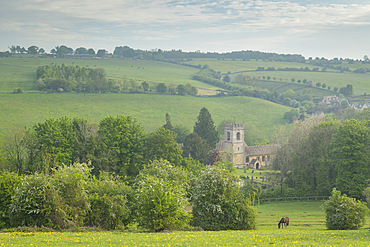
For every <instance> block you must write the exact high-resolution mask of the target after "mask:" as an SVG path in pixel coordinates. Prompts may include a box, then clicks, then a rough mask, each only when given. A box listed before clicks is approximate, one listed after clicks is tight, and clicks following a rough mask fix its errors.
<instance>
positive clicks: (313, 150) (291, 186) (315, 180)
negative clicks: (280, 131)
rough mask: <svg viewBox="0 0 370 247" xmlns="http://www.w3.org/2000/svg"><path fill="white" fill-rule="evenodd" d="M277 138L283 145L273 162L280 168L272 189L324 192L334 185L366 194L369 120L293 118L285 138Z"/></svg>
mask: <svg viewBox="0 0 370 247" xmlns="http://www.w3.org/2000/svg"><path fill="white" fill-rule="evenodd" d="M367 112H368V111H367ZM367 112H364V113H361V114H360V115H363V116H365V115H368V113H367ZM360 115H359V119H362V117H360ZM279 138H281V139H282V140H280V143H283V145H282V147H281V149H280V150H279V151H278V152H277V155H276V158H275V160H274V162H273V164H274V169H276V170H279V171H280V173H278V180H277V181H278V182H279V185H280V188H279V189H278V190H275V192H277V193H279V194H280V195H284V196H298V195H299V196H302V195H304V196H324V195H329V194H330V192H331V191H332V189H333V188H337V189H338V190H340V191H342V192H343V193H345V194H347V195H348V196H351V197H355V198H358V199H363V200H365V199H366V198H367V197H368V196H366V193H365V191H366V190H367V188H368V187H369V185H370V167H369V163H370V153H369V149H370V121H369V120H358V119H351V120H345V121H343V122H340V121H338V120H335V119H333V118H330V117H318V116H314V117H311V118H309V119H306V120H305V121H297V122H295V123H294V125H293V129H292V131H291V133H290V136H289V138H288V139H287V140H284V138H282V137H279ZM279 138H278V139H279ZM266 193H268V192H267V191H266ZM369 199H370V198H369Z"/></svg>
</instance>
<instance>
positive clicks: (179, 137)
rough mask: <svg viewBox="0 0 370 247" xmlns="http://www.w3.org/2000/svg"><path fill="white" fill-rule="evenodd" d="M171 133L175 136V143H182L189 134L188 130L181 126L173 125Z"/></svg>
mask: <svg viewBox="0 0 370 247" xmlns="http://www.w3.org/2000/svg"><path fill="white" fill-rule="evenodd" d="M173 132H175V134H176V137H175V141H176V142H177V143H184V141H185V138H186V136H187V135H189V134H190V130H189V129H188V128H187V127H185V126H182V125H175V127H174V128H173Z"/></svg>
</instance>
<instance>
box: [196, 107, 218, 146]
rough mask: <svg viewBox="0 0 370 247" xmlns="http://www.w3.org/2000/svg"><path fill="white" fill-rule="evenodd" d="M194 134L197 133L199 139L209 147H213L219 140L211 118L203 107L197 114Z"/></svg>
mask: <svg viewBox="0 0 370 247" xmlns="http://www.w3.org/2000/svg"><path fill="white" fill-rule="evenodd" d="M194 133H197V134H198V135H199V136H200V137H202V138H203V139H204V140H205V141H206V142H207V143H208V145H209V146H210V147H215V145H216V143H217V142H218V140H219V139H218V133H217V130H216V126H215V124H214V122H213V120H212V116H211V114H210V113H209V111H208V110H207V108H205V107H203V108H202V109H201V110H200V112H199V115H198V121H197V122H196V123H195V126H194ZM208 151H209V150H208Z"/></svg>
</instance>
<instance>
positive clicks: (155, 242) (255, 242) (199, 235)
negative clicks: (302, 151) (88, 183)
mask: <svg viewBox="0 0 370 247" xmlns="http://www.w3.org/2000/svg"><path fill="white" fill-rule="evenodd" d="M369 238H370V233H369V230H358V231H327V230H310V229H307V230H295V229H293V228H290V229H289V228H288V229H280V230H279V229H275V230H251V231H218V232H186V231H184V232H168V233H125V232H86V233H55V232H50V233H41V232H40V233H0V246H291V245H293V246H369V242H368V241H369Z"/></svg>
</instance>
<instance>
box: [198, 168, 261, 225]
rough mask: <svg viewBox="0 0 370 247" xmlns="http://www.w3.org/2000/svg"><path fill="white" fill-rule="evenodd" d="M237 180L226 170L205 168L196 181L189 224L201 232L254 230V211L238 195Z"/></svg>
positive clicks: (246, 201) (244, 199)
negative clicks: (191, 218) (201, 230)
mask: <svg viewBox="0 0 370 247" xmlns="http://www.w3.org/2000/svg"><path fill="white" fill-rule="evenodd" d="M239 181H240V179H239V178H238V177H237V176H235V175H232V174H231V173H230V172H229V171H227V170H225V169H222V168H220V167H217V166H210V167H207V168H206V169H205V170H204V171H203V172H202V173H201V174H200V175H199V176H198V177H197V178H196V179H195V185H194V188H193V196H192V201H193V221H192V224H193V225H194V226H198V227H201V228H203V229H204V230H247V229H252V228H255V226H256V211H255V209H254V208H252V207H251V206H250V205H249V203H250V202H249V201H248V200H247V199H246V198H245V197H244V196H243V194H242V193H241V191H240V188H239V187H240V186H239Z"/></svg>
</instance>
